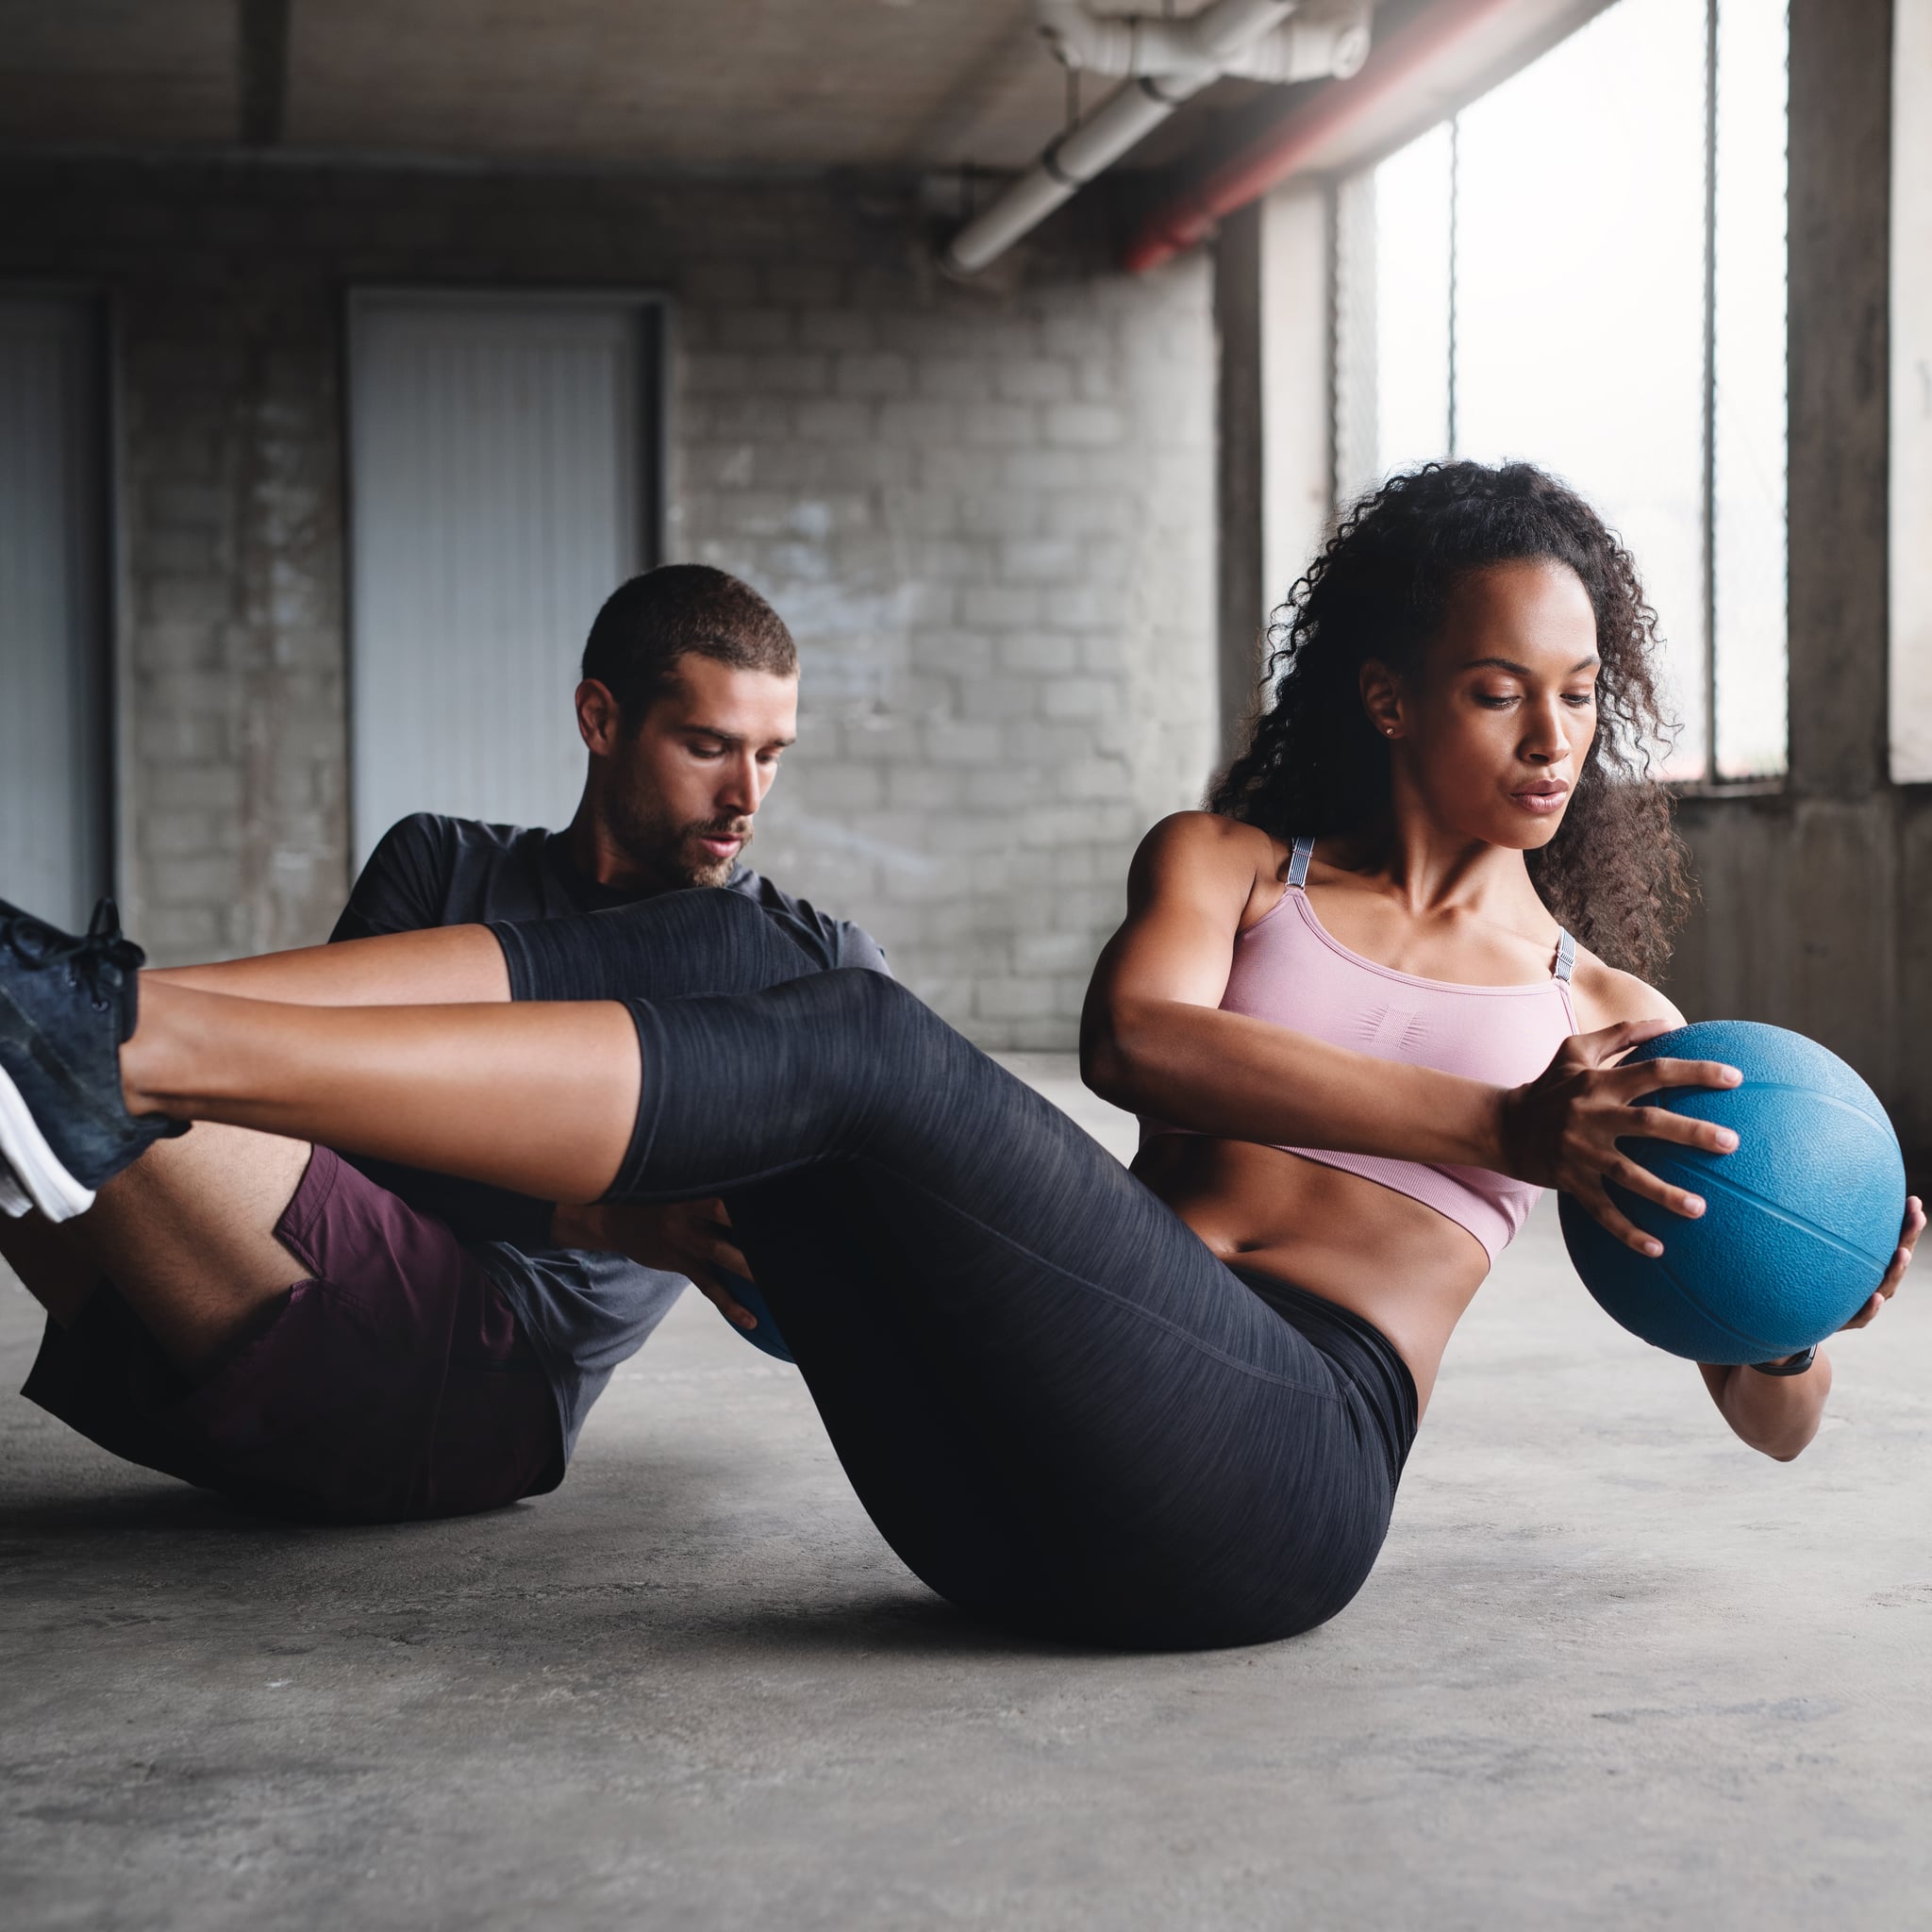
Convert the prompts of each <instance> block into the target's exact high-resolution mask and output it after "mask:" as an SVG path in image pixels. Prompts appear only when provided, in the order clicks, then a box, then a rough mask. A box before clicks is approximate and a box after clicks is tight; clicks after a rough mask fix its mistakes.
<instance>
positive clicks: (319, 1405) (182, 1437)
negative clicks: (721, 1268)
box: [21, 1147, 564, 1523]
mask: <svg viewBox="0 0 1932 1932" xmlns="http://www.w3.org/2000/svg"><path fill="white" fill-rule="evenodd" d="M275 1236H276V1238H277V1239H278V1240H279V1241H281V1242H282V1244H283V1245H284V1246H285V1247H287V1248H288V1249H289V1250H290V1251H291V1253H292V1254H293V1255H295V1256H296V1257H298V1259H299V1261H300V1263H301V1265H302V1266H303V1267H304V1268H306V1269H308V1277H307V1279H305V1280H302V1281H298V1282H297V1283H296V1284H295V1285H294V1287H293V1288H291V1290H290V1291H289V1292H288V1294H287V1296H286V1297H284V1298H283V1299H282V1300H281V1301H279V1302H278V1303H276V1304H275V1305H274V1306H273V1307H271V1308H270V1309H269V1310H267V1311H266V1312H265V1313H264V1316H263V1318H262V1321H261V1323H260V1324H259V1325H258V1327H257V1328H255V1329H254V1330H253V1331H252V1332H251V1333H250V1334H249V1335H248V1336H247V1337H246V1338H244V1339H243V1340H242V1341H239V1342H238V1343H237V1345H236V1347H235V1349H234V1351H233V1352H232V1353H231V1354H229V1355H227V1356H225V1357H224V1358H223V1359H222V1361H221V1362H220V1363H219V1364H218V1365H217V1366H216V1367H215V1368H213V1369H212V1370H211V1371H209V1372H208V1374H205V1375H203V1376H200V1377H197V1378H195V1379H193V1380H190V1379H188V1378H186V1377H184V1376H183V1375H182V1374H180V1373H179V1372H178V1371H177V1370H176V1369H175V1368H174V1367H173V1366H171V1365H170V1363H169V1362H168V1361H167V1359H166V1357H164V1356H163V1355H162V1354H161V1352H160V1350H159V1349H158V1347H157V1346H156V1344H155V1342H154V1341H153V1340H152V1338H151V1337H150V1336H149V1335H148V1332H147V1330H146V1329H145V1328H143V1327H142V1324H141V1323H140V1322H139V1321H137V1320H136V1319H135V1317H134V1315H133V1314H132V1313H131V1312H130V1311H129V1310H128V1308H127V1306H126V1304H125V1302H124V1301H123V1300H122V1298H121V1296H120V1295H119V1294H118V1293H117V1292H116V1291H114V1290H113V1289H112V1288H111V1287H103V1288H101V1289H100V1290H98V1291H96V1292H95V1294H94V1296H93V1297H92V1300H91V1301H90V1302H89V1303H88V1305H87V1307H86V1308H85V1309H84V1310H83V1312H82V1314H81V1318H80V1320H79V1321H78V1322H77V1323H76V1324H75V1325H74V1326H73V1327H72V1328H66V1329H63V1328H59V1327H57V1326H56V1325H55V1324H53V1323H52V1322H49V1323H48V1324H47V1332H46V1336H45V1338H44V1340H43V1341H42V1343H41V1353H40V1357H39V1358H38V1359H37V1360H36V1361H35V1363H34V1367H33V1373H32V1374H30V1375H29V1376H28V1377H27V1381H26V1387H25V1389H24V1390H22V1391H21V1392H22V1394H24V1395H25V1396H27V1397H28V1398H29V1399H30V1400H31V1401H34V1402H37V1403H39V1404H40V1406H41V1407H42V1408H44V1409H46V1410H47V1411H49V1413H51V1414H53V1415H57V1416H58V1417H59V1418H60V1420H61V1421H62V1422H64V1423H66V1424H70V1425H71V1426H72V1427H74V1428H75V1429H78V1430H79V1431H80V1433H81V1434H82V1435H83V1436H86V1437H88V1438H90V1439H91V1440H92V1441H95V1442H98V1443H99V1444H100V1445H101V1447H102V1448H104V1449H107V1450H110V1451H111V1452H112V1453H113V1454H114V1455H116V1456H121V1457H126V1459H127V1460H128V1461H130V1462H139V1463H142V1464H144V1465H145V1466H146V1467H147V1468H149V1469H158V1470H160V1471H162V1472H163V1473H164V1474H168V1475H174V1476H179V1477H180V1478H181V1479H182V1480H183V1481H185V1482H191V1483H197V1484H199V1485H201V1486H202V1487H203V1488H205V1489H210V1490H219V1491H223V1493H225V1494H226V1495H229V1496H232V1497H234V1498H235V1499H236V1500H237V1501H240V1502H243V1503H246V1504H249V1505H251V1506H252V1507H258V1508H268V1509H272V1510H275V1512H276V1513H278V1514H282V1515H292V1516H303V1517H309V1518H320V1519H323V1520H326V1521H330V1522H338V1523H394V1522H400V1521H403V1520H406V1519H408V1518H410V1517H423V1516H458V1515H462V1514H464V1513H466V1512H468V1511H470V1510H473V1509H493V1508H495V1507H498V1506H499V1505H501V1504H505V1503H513V1502H515V1501H516V1500H517V1498H518V1497H520V1496H532V1495H539V1494H541V1492H542V1491H545V1490H554V1489H555V1488H556V1487H557V1485H558V1483H559V1482H561V1481H562V1480H563V1464H564V1457H563V1444H562V1431H561V1425H560V1424H559V1422H558V1412H557V1403H556V1399H555V1397H554V1396H553V1395H552V1393H551V1389H550V1382H549V1378H548V1377H547V1376H546V1375H545V1374H543V1371H542V1369H541V1365H540V1364H539V1362H538V1360H537V1357H536V1356H535V1354H534V1353H533V1352H532V1350H531V1348H530V1344H529V1342H528V1341H526V1340H525V1336H524V1334H523V1332H522V1330H521V1329H520V1328H519V1327H518V1325H517V1323H516V1320H515V1317H514V1316H513V1315H512V1314H511V1312H510V1307H509V1304H508V1302H507V1301H506V1300H505V1299H504V1296H503V1292H502V1291H501V1290H500V1289H498V1288H497V1286H496V1285H495V1283H494V1282H492V1281H491V1279H490V1277H489V1276H488V1275H487V1274H485V1273H484V1272H483V1269H482V1267H481V1265H480V1264H479V1262H478V1261H477V1259H476V1257H475V1255H474V1254H473V1253H472V1252H471V1251H470V1250H469V1249H467V1248H465V1247H464V1246H463V1245H462V1244H461V1243H460V1242H459V1241H458V1240H457V1238H456V1237H455V1236H454V1235H453V1234H451V1232H450V1231H449V1229H448V1228H447V1227H446V1226H445V1225H444V1224H442V1223H441V1221H438V1220H437V1219H436V1218H435V1217H434V1216H433V1215H427V1214H419V1213H418V1212H416V1210H415V1209H413V1208H409V1207H408V1206H407V1205H405V1204H404V1203H403V1202H402V1201H399V1200H398V1199H397V1198H396V1197H395V1195H393V1194H391V1193H390V1192H389V1191H387V1190H385V1189H383V1188H379V1187H377V1186H376V1185H375V1182H374V1181H372V1180H369V1179H368V1178H366V1177H365V1176H364V1175H362V1174H358V1172H357V1171H356V1170H355V1169H354V1168H353V1167H350V1166H349V1165H347V1163H346V1162H344V1161H342V1160H341V1159H339V1158H337V1157H336V1156H335V1155H333V1154H331V1153H330V1152H329V1151H328V1150H327V1149H326V1148H325V1147H318V1148H317V1149H316V1150H315V1152H314V1154H313V1156H312V1157H311V1158H310V1159H309V1162H308V1172H307V1173H306V1174H304V1175H303V1176H302V1183H301V1185H300V1186H299V1187H298V1188H297V1189H296V1190H295V1194H294V1198H293V1199H292V1200H291V1202H290V1203H289V1206H288V1208H287V1210H286V1211H285V1212H284V1214H283V1215H282V1218H281V1220H280V1221H279V1222H278V1223H277V1224H276V1225H275Z"/></svg>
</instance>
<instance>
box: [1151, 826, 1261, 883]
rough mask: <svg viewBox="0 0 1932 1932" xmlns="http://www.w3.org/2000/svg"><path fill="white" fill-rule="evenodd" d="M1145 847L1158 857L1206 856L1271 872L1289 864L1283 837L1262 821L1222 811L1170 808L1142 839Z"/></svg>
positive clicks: (1194, 858)
mask: <svg viewBox="0 0 1932 1932" xmlns="http://www.w3.org/2000/svg"><path fill="white" fill-rule="evenodd" d="M1141 852H1142V854H1143V855H1146V856H1148V857H1152V858H1168V857H1184V858H1191V859H1193V860H1196V861H1199V860H1201V859H1204V858H1206V859H1210V860H1214V861H1218V862H1220V863H1221V864H1224V865H1230V866H1237V867H1239V866H1251V867H1253V868H1254V869H1255V870H1256V871H1257V872H1270V873H1273V872H1278V871H1280V870H1281V869H1282V868H1283V867H1284V866H1286V864H1287V863H1288V853H1289V848H1288V847H1287V846H1286V845H1284V844H1283V843H1282V842H1281V841H1280V840H1279V839H1276V838H1274V837H1273V836H1272V835H1271V834H1270V833H1267V832H1264V831H1263V830H1262V829H1261V828H1260V826H1259V825H1250V824H1243V823H1242V822H1241V820H1240V819H1231V818H1226V817H1224V816H1223V814H1222V813H1220V812H1218V811H1176V812H1170V813H1169V814H1168V815H1167V817H1166V818H1164V819H1162V820H1161V821H1160V822H1159V823H1158V824H1156V825H1155V826H1154V828H1153V829H1152V830H1151V831H1150V832H1149V833H1148V834H1147V836H1146V837H1145V838H1144V839H1143V840H1141Z"/></svg>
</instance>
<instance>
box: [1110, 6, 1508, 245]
mask: <svg viewBox="0 0 1932 1932" xmlns="http://www.w3.org/2000/svg"><path fill="white" fill-rule="evenodd" d="M1517 4H1518V0H1440V4H1439V5H1437V6H1434V7H1431V8H1429V9H1428V10H1427V11H1426V12H1425V13H1422V14H1419V15H1418V16H1417V17H1416V18H1415V19H1413V20H1411V21H1410V22H1408V24H1407V25H1406V26H1403V27H1401V28H1399V29H1398V30H1397V31H1396V32H1394V33H1392V34H1391V35H1390V37H1389V38H1388V40H1386V41H1384V42H1381V43H1380V44H1379V45H1377V46H1375V47H1374V48H1373V49H1372V50H1371V51H1370V54H1369V58H1367V59H1366V60H1365V61H1364V62H1363V63H1362V66H1361V69H1360V71H1359V72H1358V73H1357V74H1355V75H1352V76H1351V77H1350V78H1349V79H1347V80H1337V81H1331V82H1330V83H1329V84H1328V85H1327V86H1326V87H1324V88H1323V89H1322V90H1321V92H1319V93H1317V94H1315V95H1314V96H1313V97H1312V98H1311V99H1309V100H1308V101H1307V103H1306V104H1305V105H1304V106H1302V107H1299V108H1294V109H1293V110H1291V112H1290V113H1289V114H1287V115H1286V116H1285V117H1284V118H1283V119H1282V120H1281V121H1280V123H1279V124H1278V125H1275V126H1274V127H1272V128H1270V129H1269V130H1268V132H1267V133H1266V134H1264V135H1262V136H1261V137H1260V138H1259V139H1258V140H1257V141H1253V142H1249V143H1248V145H1247V146H1246V147H1244V148H1241V149H1240V150H1238V151H1237V152H1236V153H1234V154H1232V155H1230V156H1229V157H1228V158H1227V159H1226V160H1224V161H1222V162H1221V163H1220V164H1219V165H1218V166H1215V167H1213V168H1210V169H1208V172H1207V173H1206V174H1205V175H1202V177H1201V178H1200V180H1199V181H1197V182H1196V183H1194V184H1193V185H1192V186H1191V187H1189V188H1184V189H1182V190H1181V191H1180V192H1178V193H1177V194H1174V195H1173V196H1172V197H1171V198H1170V199H1168V200H1167V201H1164V202H1162V203H1161V204H1160V206H1159V207H1158V208H1156V209H1155V210H1154V212H1153V213H1152V214H1151V215H1149V216H1148V217H1147V219H1146V220H1145V221H1144V222H1142V223H1141V226H1140V227H1139V228H1138V229H1137V230H1136V231H1135V233H1134V238H1133V240H1132V241H1131V242H1128V243H1127V246H1126V250H1125V252H1124V255H1123V256H1122V258H1121V259H1122V265H1123V266H1124V267H1125V268H1126V269H1128V270H1129V271H1130V272H1131V273H1133V274H1135V275H1140V274H1141V273H1142V272H1144V271H1145V270H1147V269H1150V268H1158V266H1159V265H1160V264H1161V263H1162V262H1163V261H1167V260H1170V259H1171V258H1173V257H1174V256H1176V255H1178V254H1180V253H1181V251H1182V250H1183V249H1186V248H1191V247H1192V246H1193V245H1194V244H1195V243H1196V242H1205V241H1206V240H1207V239H1208V237H1209V236H1210V235H1211V234H1213V232H1214V227H1215V224H1216V223H1217V222H1219V221H1220V220H1221V218H1222V217H1223V216H1224V215H1231V214H1232V213H1233V212H1234V211H1235V209H1236V208H1245V207H1246V206H1247V205H1248V203H1249V202H1251V201H1257V200H1259V199H1260V197H1261V196H1262V195H1264V194H1266V193H1267V192H1269V190H1270V189H1272V188H1276V187H1278V186H1280V184H1281V183H1282V182H1283V181H1285V180H1287V179H1288V177H1289V176H1290V175H1292V174H1293V173H1294V172H1295V170H1296V169H1297V168H1298V167H1300V166H1301V164H1302V163H1303V162H1304V161H1305V160H1306V159H1307V158H1308V157H1309V156H1310V155H1312V154H1314V153H1315V152H1316V151H1317V150H1318V149H1319V148H1320V147H1321V146H1322V145H1323V143H1324V142H1327V141H1329V140H1331V139H1332V138H1333V137H1334V136H1336V135H1338V134H1340V133H1341V132H1343V131H1344V130H1345V129H1346V128H1348V127H1349V126H1350V125H1352V124H1353V123H1355V122H1356V121H1358V120H1360V119H1361V117H1362V116H1363V115H1365V114H1366V113H1368V112H1369V111H1370V110H1371V109H1373V108H1377V107H1380V106H1381V105H1382V103H1383V102H1385V101H1386V100H1387V99H1388V98H1389V97H1390V95H1391V94H1393V93H1395V92H1398V91H1399V90H1401V89H1403V88H1405V87H1407V86H1409V85H1410V84H1411V83H1412V82H1413V81H1414V80H1415V79H1416V78H1417V76H1418V75H1423V74H1425V73H1426V72H1427V71H1428V69H1429V67H1430V66H1431V65H1433V64H1434V62H1435V61H1437V60H1438V59H1440V58H1441V56H1442V55H1443V54H1445V53H1447V52H1448V51H1449V49H1450V48H1452V47H1453V46H1455V45H1456V43H1457V42H1458V41H1460V40H1461V39H1462V38H1463V37H1464V35H1466V34H1469V33H1472V32H1474V30H1475V29H1476V28H1477V27H1479V26H1481V25H1484V24H1485V23H1486V22H1488V21H1489V20H1490V18H1491V16H1492V15H1494V14H1498V13H1502V12H1505V11H1507V9H1508V8H1511V7H1513V6H1515V5H1517Z"/></svg>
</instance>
